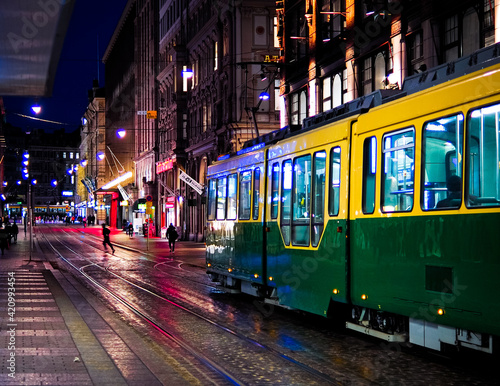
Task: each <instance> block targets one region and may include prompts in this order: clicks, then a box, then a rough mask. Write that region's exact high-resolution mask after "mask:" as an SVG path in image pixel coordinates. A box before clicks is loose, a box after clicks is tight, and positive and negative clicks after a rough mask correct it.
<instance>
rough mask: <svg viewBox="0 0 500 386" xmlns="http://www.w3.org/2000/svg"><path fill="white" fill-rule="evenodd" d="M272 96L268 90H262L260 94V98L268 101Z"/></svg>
mask: <svg viewBox="0 0 500 386" xmlns="http://www.w3.org/2000/svg"><path fill="white" fill-rule="evenodd" d="M269 98H271V96H270V95H269V94H268V93H267V92H265V91H264V92H261V93H260V95H259V99H262V100H263V101H267V100H268V99H269Z"/></svg>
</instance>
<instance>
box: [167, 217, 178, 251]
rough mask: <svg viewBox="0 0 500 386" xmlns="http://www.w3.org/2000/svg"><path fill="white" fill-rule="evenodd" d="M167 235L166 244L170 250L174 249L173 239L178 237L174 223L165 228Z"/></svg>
mask: <svg viewBox="0 0 500 386" xmlns="http://www.w3.org/2000/svg"><path fill="white" fill-rule="evenodd" d="M167 237H168V246H169V248H170V252H174V251H175V240H177V238H178V237H179V234H178V233H177V229H175V227H174V224H172V223H170V225H169V227H168V229H167Z"/></svg>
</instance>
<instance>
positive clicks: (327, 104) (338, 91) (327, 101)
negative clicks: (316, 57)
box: [323, 70, 345, 111]
mask: <svg viewBox="0 0 500 386" xmlns="http://www.w3.org/2000/svg"><path fill="white" fill-rule="evenodd" d="M344 71H345V70H344ZM342 76H343V74H342V73H338V74H336V75H334V76H332V77H327V78H324V79H323V111H328V110H330V109H333V108H335V107H337V106H340V105H341V104H342V103H343V100H344V94H345V90H344V89H343V80H342Z"/></svg>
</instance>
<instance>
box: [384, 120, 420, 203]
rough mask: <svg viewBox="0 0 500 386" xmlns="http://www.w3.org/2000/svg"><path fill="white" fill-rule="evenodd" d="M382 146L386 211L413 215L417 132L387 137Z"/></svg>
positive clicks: (395, 133) (401, 132)
mask: <svg viewBox="0 0 500 386" xmlns="http://www.w3.org/2000/svg"><path fill="white" fill-rule="evenodd" d="M382 143H383V144H384V146H383V150H382V153H383V157H382V162H383V171H384V172H383V174H382V195H381V196H382V210H383V211H384V212H408V211H411V210H412V208H413V192H414V191H413V189H414V184H413V182H414V181H413V178H414V174H415V173H414V171H415V169H414V168H415V130H414V129H413V128H412V129H409V130H408V129H405V130H400V131H397V132H394V133H391V134H387V135H385V136H384V138H383V140H382Z"/></svg>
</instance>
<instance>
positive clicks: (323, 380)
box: [42, 233, 342, 384]
mask: <svg viewBox="0 0 500 386" xmlns="http://www.w3.org/2000/svg"><path fill="white" fill-rule="evenodd" d="M42 234H43V233H42ZM52 236H53V237H54V238H55V240H56V241H57V242H59V243H60V244H61V246H62V247H63V248H65V249H67V250H69V251H70V252H71V253H72V254H74V255H76V256H78V259H79V260H80V261H84V262H85V263H87V264H85V265H83V266H81V265H79V264H77V263H75V262H74V261H73V259H71V258H69V257H67V256H64V255H63V253H62V252H61V251H60V250H59V249H58V248H57V247H56V246H55V245H54V244H53V243H52V242H51V241H50V240H49V239H48V237H47V236H46V235H45V234H43V237H44V239H45V241H46V242H47V244H48V245H49V246H50V248H51V249H52V250H53V251H54V252H55V253H56V254H57V256H59V258H60V259H61V260H63V261H64V262H65V263H66V264H68V265H69V266H70V267H71V268H73V269H74V270H75V271H77V272H78V273H79V274H80V275H81V277H82V278H84V279H85V280H87V281H88V282H90V283H91V284H92V285H94V286H95V287H96V288H98V289H99V290H101V291H103V292H105V293H107V294H108V295H110V296H111V297H112V298H113V299H115V300H116V301H118V302H119V303H120V304H122V305H123V306H125V307H126V308H127V309H129V310H130V311H132V312H133V313H134V314H135V315H137V316H138V317H139V318H141V319H142V320H144V321H146V322H147V323H148V324H149V325H151V326H152V327H153V328H155V329H156V330H157V331H159V332H160V333H162V334H163V335H164V336H165V337H167V338H168V339H170V340H171V341H173V342H175V343H176V344H178V345H179V346H181V347H182V348H184V349H185V350H186V351H187V352H189V353H190V354H191V355H193V356H194V357H196V358H197V359H198V360H199V361H200V362H201V363H203V364H204V365H205V366H206V367H207V368H210V369H212V371H215V372H217V373H218V374H219V375H220V376H222V377H224V378H225V379H226V380H227V381H229V382H230V383H232V384H246V383H247V382H246V381H245V380H242V379H240V378H239V377H238V376H236V375H235V374H234V373H235V372H234V371H233V372H231V371H228V370H226V369H225V368H224V367H223V366H221V365H219V364H218V363H217V362H215V361H213V360H212V359H210V358H209V356H211V355H206V354H203V353H202V352H201V351H200V350H199V349H197V348H195V347H194V345H193V344H191V343H189V342H187V341H186V339H185V338H184V337H182V336H180V335H179V334H178V333H177V332H175V331H173V330H172V329H170V328H168V327H165V326H163V323H162V322H160V321H158V320H157V318H155V317H154V316H152V315H150V314H148V313H147V312H145V311H144V310H143V309H141V307H139V306H138V305H137V304H134V303H133V302H131V301H130V299H128V298H126V297H124V296H123V295H122V294H120V293H119V292H118V291H116V290H115V289H113V288H112V287H110V286H109V285H106V284H103V283H102V282H101V281H99V279H96V278H95V276H96V275H93V274H92V273H91V272H88V271H89V268H90V267H93V268H97V269H98V271H101V272H103V273H104V274H106V275H110V276H112V277H114V278H115V279H117V280H119V281H121V282H122V283H124V284H126V285H127V286H129V287H131V288H134V289H135V290H137V291H139V292H140V293H142V294H143V295H146V296H151V297H153V298H154V299H156V301H157V302H158V301H161V302H162V303H163V304H169V305H170V306H172V307H175V308H176V309H177V310H180V311H181V312H183V313H186V314H189V315H190V316H191V317H194V318H196V319H197V320H198V321H201V322H203V323H207V324H208V325H210V326H211V328H214V329H215V330H217V331H219V334H221V333H225V334H228V335H229V336H231V337H232V338H233V339H236V340H237V341H238V342H239V343H235V344H234V346H240V345H242V344H244V345H249V346H251V347H252V350H253V351H255V352H258V353H259V356H262V355H264V356H266V357H268V358H274V359H273V360H274V361H278V362H282V363H281V364H280V367H282V366H283V363H286V364H287V365H286V366H288V367H290V366H293V367H295V368H296V370H295V371H299V370H300V371H302V372H304V374H306V375H307V378H308V379H310V378H311V377H312V378H314V379H316V380H317V381H318V384H342V382H340V381H338V380H336V379H334V378H332V377H330V376H329V375H327V374H324V373H322V372H320V371H318V370H316V369H314V368H312V367H310V366H308V365H306V364H303V363H301V362H299V361H297V360H295V359H293V358H292V357H290V356H287V355H285V354H283V353H281V352H279V351H278V350H276V349H274V348H272V347H269V346H267V345H265V344H262V343H260V342H258V341H256V340H254V339H252V338H250V337H248V336H246V335H244V334H242V333H240V332H238V331H236V330H235V329H233V328H229V327H227V326H225V325H223V324H221V323H219V322H217V321H214V320H212V319H210V318H208V317H207V316H204V315H202V314H201V313H199V312H197V311H195V310H193V309H191V308H189V307H193V305H192V304H189V305H188V306H186V305H185V304H181V303H179V302H178V301H175V300H172V299H171V298H167V297H166V296H165V295H164V294H161V293H159V292H158V291H157V289H156V288H155V287H154V286H152V285H151V284H149V283H145V282H143V281H141V280H139V279H137V278H133V277H131V276H130V275H126V274H123V273H120V274H119V273H116V272H114V271H113V270H110V268H109V266H103V265H101V264H99V263H96V262H95V261H92V260H91V259H89V258H87V257H83V256H81V254H79V253H78V252H77V251H75V250H74V249H73V248H71V246H69V245H68V244H67V243H65V242H64V241H62V240H60V238H59V237H58V236H54V235H52ZM87 245H89V244H87ZM92 247H93V248H95V249H99V252H102V249H100V248H97V247H95V246H92ZM161 272H163V271H161ZM179 279H182V280H186V278H185V277H182V276H180V275H179ZM198 284H202V283H198ZM139 297H140V296H139ZM183 318H185V316H184V317H183ZM265 362H267V360H266V361H265ZM252 367H258V365H255V366H252Z"/></svg>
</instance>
